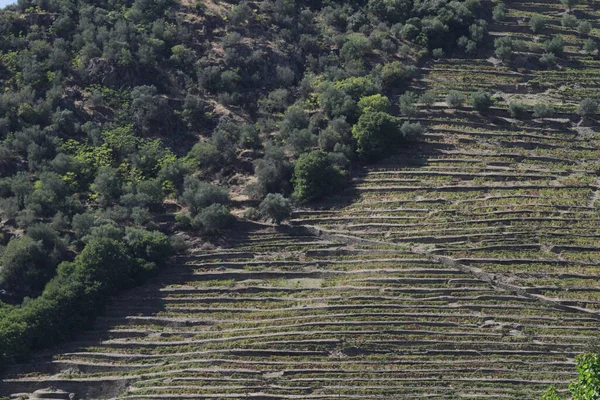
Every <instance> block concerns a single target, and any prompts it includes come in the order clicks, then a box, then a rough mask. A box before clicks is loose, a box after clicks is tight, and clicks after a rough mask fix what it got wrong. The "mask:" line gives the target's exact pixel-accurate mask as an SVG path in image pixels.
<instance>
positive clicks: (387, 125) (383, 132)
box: [352, 112, 400, 161]
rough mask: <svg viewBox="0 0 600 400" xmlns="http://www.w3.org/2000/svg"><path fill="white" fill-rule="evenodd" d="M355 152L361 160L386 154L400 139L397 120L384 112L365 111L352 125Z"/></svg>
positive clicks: (368, 159)
mask: <svg viewBox="0 0 600 400" xmlns="http://www.w3.org/2000/svg"><path fill="white" fill-rule="evenodd" d="M352 136H353V137H354V139H355V140H356V148H357V153H358V156H359V157H360V158H362V159H363V160H367V161H370V160H373V159H376V158H378V157H381V156H383V155H385V154H387V153H388V152H389V151H390V150H391V149H392V148H393V147H394V145H396V144H397V143H398V141H399V139H400V131H399V121H398V119H397V118H395V117H393V116H391V115H389V114H387V113H384V112H365V113H364V114H363V115H361V116H360V118H359V119H358V123H356V124H355V125H354V126H353V127H352Z"/></svg>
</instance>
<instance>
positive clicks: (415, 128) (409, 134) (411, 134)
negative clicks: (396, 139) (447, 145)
mask: <svg viewBox="0 0 600 400" xmlns="http://www.w3.org/2000/svg"><path fill="white" fill-rule="evenodd" d="M400 133H401V134H402V137H403V138H404V140H406V141H413V140H416V139H417V138H418V137H420V136H421V135H422V134H423V127H422V126H421V123H420V122H415V123H411V122H410V121H404V123H403V124H402V126H401V127H400Z"/></svg>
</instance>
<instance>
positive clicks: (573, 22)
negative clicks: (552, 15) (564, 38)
mask: <svg viewBox="0 0 600 400" xmlns="http://www.w3.org/2000/svg"><path fill="white" fill-rule="evenodd" d="M560 23H561V25H562V26H564V27H565V28H575V27H576V26H577V17H576V16H574V15H572V14H565V15H563V17H562V18H561V20H560Z"/></svg>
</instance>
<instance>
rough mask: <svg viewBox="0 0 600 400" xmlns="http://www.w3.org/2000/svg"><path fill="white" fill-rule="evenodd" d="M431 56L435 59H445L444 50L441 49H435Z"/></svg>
mask: <svg viewBox="0 0 600 400" xmlns="http://www.w3.org/2000/svg"><path fill="white" fill-rule="evenodd" d="M431 55H432V56H433V57H435V58H442V57H444V50H443V49H441V48H437V49H433V50H431Z"/></svg>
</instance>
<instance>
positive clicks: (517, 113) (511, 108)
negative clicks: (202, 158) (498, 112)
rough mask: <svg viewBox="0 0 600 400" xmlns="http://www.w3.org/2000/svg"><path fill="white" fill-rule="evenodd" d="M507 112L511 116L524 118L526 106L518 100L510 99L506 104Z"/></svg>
mask: <svg viewBox="0 0 600 400" xmlns="http://www.w3.org/2000/svg"><path fill="white" fill-rule="evenodd" d="M508 113H509V114H510V116H511V117H513V118H524V117H525V116H526V115H527V107H526V106H525V104H523V103H521V102H518V101H511V102H510V104H509V105H508Z"/></svg>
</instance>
